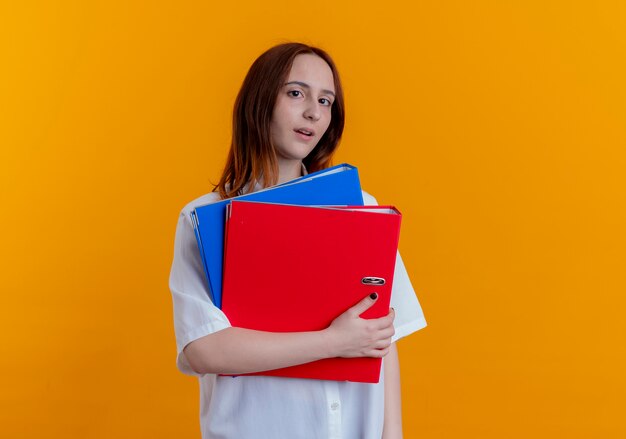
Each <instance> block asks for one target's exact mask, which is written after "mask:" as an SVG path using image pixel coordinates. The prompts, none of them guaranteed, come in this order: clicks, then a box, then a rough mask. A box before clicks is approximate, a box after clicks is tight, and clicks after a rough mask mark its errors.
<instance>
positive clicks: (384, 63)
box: [0, 1, 626, 438]
mask: <svg viewBox="0 0 626 439" xmlns="http://www.w3.org/2000/svg"><path fill="white" fill-rule="evenodd" d="M293 5H294V6H287V4H281V3H279V2H261V3H258V2H252V1H246V2H226V3H225V4H219V5H214V4H210V2H202V1H195V2H193V1H190V2H183V3H182V4H181V3H178V4H177V3H175V2H138V1H131V2H129V1H115V2H78V1H76V2H70V1H67V2H30V1H29V2H4V3H3V4H2V5H1V6H0V62H1V63H2V66H1V68H0V197H1V203H0V205H1V208H2V227H1V228H0V239H1V242H2V245H1V248H2V250H1V252H0V255H1V256H0V257H1V263H2V267H3V269H2V282H1V283H0V288H1V289H2V302H3V303H2V307H1V308H0V309H1V310H0V313H1V314H0V317H1V318H0V325H1V326H0V345H1V346H2V355H1V357H0V372H1V374H0V376H1V378H0V380H1V382H0V389H1V391H0V425H1V426H2V427H1V428H2V436H3V437H7V438H35V437H42V436H45V437H48V438H53V437H55V438H56V437H59V438H67V437H71V438H137V437H150V438H172V437H181V438H182V437H185V438H186V437H199V432H198V413H197V406H198V392H197V384H196V380H195V379H194V378H190V377H186V376H183V375H181V374H179V373H178V372H177V371H176V369H175V362H174V360H175V344H174V332H173V326H172V309H171V300H170V293H169V290H168V286H167V281H168V275H169V268H170V263H171V258H172V251H173V250H172V248H173V239H174V229H175V224H176V219H177V216H178V213H179V211H180V208H181V207H182V206H183V205H184V204H185V203H186V202H187V201H189V200H191V199H192V198H195V197H197V196H199V195H201V194H202V193H205V192H207V191H209V190H210V188H211V186H210V182H215V181H216V180H217V179H218V177H219V171H220V169H221V167H222V165H223V161H224V157H225V152H226V150H227V145H228V141H229V134H230V133H229V129H230V112H231V109H232V104H233V100H234V98H235V95H236V93H237V91H238V88H239V86H240V84H241V81H242V79H243V77H244V75H245V73H246V71H247V68H248V67H249V65H250V64H251V63H252V61H253V60H254V59H255V58H256V56H258V55H259V54H260V53H261V52H262V51H263V50H265V49H266V48H268V47H270V46H271V45H273V44H276V43H279V42H283V41H286V40H302V41H305V42H309V43H313V44H316V45H320V46H322V47H324V48H326V49H327V50H328V51H329V52H330V53H331V54H332V55H333V56H334V57H335V59H336V61H337V64H338V66H339V68H340V71H341V73H342V76H343V80H344V84H345V90H346V99H347V110H348V115H347V121H346V122H347V126H346V131H345V136H344V140H343V143H342V148H341V151H340V153H339V156H338V157H337V159H336V163H340V162H343V161H347V162H350V163H353V164H355V165H357V166H358V167H359V168H360V172H361V178H362V182H363V186H364V188H365V189H366V190H367V191H369V192H371V193H372V194H374V195H375V196H376V197H377V198H378V200H379V202H381V203H388V204H395V205H397V206H398V207H399V208H400V209H401V211H402V212H403V214H404V222H403V231H402V237H401V244H400V246H401V250H402V252H403V255H404V259H405V262H406V265H407V267H408V269H409V271H410V274H411V276H412V279H413V282H414V284H415V288H416V290H417V291H418V295H419V298H420V300H421V302H422V305H423V307H424V310H425V313H426V317H427V320H428V322H429V326H428V328H426V329H425V330H423V331H421V332H419V333H417V334H415V335H413V336H411V337H410V338H408V339H405V340H403V341H401V342H400V343H399V350H400V355H401V362H402V379H403V396H404V419H405V432H406V437H408V438H417V437H419V438H457V437H464V438H517V437H519V438H528V437H534V438H539V437H549V438H552V437H564V438H565V437H566V438H588V437H606V438H609V437H625V436H626V427H625V424H624V423H623V422H622V421H619V420H618V418H620V417H621V415H623V413H624V411H625V409H626V404H625V395H626V382H625V381H626V380H625V376H626V375H625V374H624V370H626V364H625V363H626V361H625V358H626V352H625V350H626V348H625V346H626V343H624V334H625V333H626V328H625V324H624V320H625V319H624V317H623V314H624V313H623V311H624V304H625V299H624V292H625V291H626V288H625V287H626V279H625V277H626V274H625V273H626V270H624V260H625V256H626V255H625V249H626V233H625V227H624V226H625V220H626V203H625V201H626V197H625V195H624V194H625V189H626V177H625V176H624V174H625V173H624V168H625V167H626V153H625V147H626V123H625V122H626V86H625V83H626V82H625V81H624V78H626V67H625V61H624V60H625V59H626V57H625V50H626V7H625V6H624V2H621V1H614V2H606V1H596V2H570V1H552V2H546V1H526V2H500V1H472V2H465V1H456V2H442V1H427V2H418V3H415V2H409V1H406V2H400V3H399V2H385V3H383V4H382V5H381V4H380V3H379V2H372V4H371V6H368V7H359V8H357V7H356V3H355V4H348V3H337V2H335V1H322V2H321V3H320V2H318V3H315V4H308V3H307V4H304V3H302V4H300V3H295V4H293Z"/></svg>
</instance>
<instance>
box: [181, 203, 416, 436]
mask: <svg viewBox="0 0 626 439" xmlns="http://www.w3.org/2000/svg"><path fill="white" fill-rule="evenodd" d="M363 199H364V202H365V204H366V205H376V204H377V203H376V200H375V199H374V197H372V196H371V195H369V194H367V193H366V192H363ZM218 200H219V195H218V194H217V193H209V194H206V195H203V196H202V197H200V198H197V199H195V200H193V201H191V202H190V203H188V204H187V205H186V206H185V207H184V208H183V210H182V211H181V213H180V216H179V219H178V225H177V227H176V238H175V244H174V260H173V262H172V268H171V272H170V280H169V286H170V290H171V292H172V299H173V305H174V328H175V331H176V345H177V349H178V356H177V366H178V368H179V369H180V371H181V372H183V373H185V374H188V375H194V376H197V377H198V380H199V381H200V428H201V431H202V438H203V439H218V438H219V439H265V438H267V439H339V438H341V439H380V438H381V435H382V431H383V414H384V392H383V389H384V387H383V386H384V379H383V378H384V370H383V369H384V362H383V367H382V368H381V376H380V381H379V382H378V383H377V384H366V383H352V382H348V381H324V380H307V379H298V378H282V377H268V376H238V377H229V376H216V375H214V374H204V375H200V374H197V373H195V372H194V371H193V369H192V368H191V367H190V365H189V363H188V362H187V359H186V357H185V354H184V353H183V348H184V347H185V346H186V345H187V344H189V343H190V342H192V341H194V340H196V339H198V338H200V337H203V336H205V335H208V334H211V333H213V332H216V331H219V330H221V329H224V328H227V327H229V326H230V323H229V321H228V318H227V317H226V315H225V314H224V313H223V312H222V311H221V310H220V309H218V308H217V307H215V306H214V305H213V303H212V302H211V300H210V298H209V294H208V290H207V289H208V287H207V282H206V279H205V274H204V271H203V267H202V262H201V259H200V253H199V250H198V247H197V243H196V237H195V234H194V230H193V225H192V223H191V220H190V213H191V211H192V210H193V209H194V208H195V207H196V206H200V205H204V204H208V203H212V202H215V201H218ZM391 306H392V307H393V308H394V310H395V313H396V317H395V320H394V327H395V335H394V336H393V338H392V341H396V340H398V339H400V338H402V337H404V336H406V335H409V334H411V333H412V332H415V331H417V330H419V329H422V328H423V327H425V326H426V320H425V319H424V315H423V313H422V309H421V307H420V304H419V302H418V299H417V297H416V296H415V292H414V290H413V287H412V285H411V281H410V280H409V277H408V275H407V272H406V270H405V268H404V264H403V262H402V258H401V257H400V254H399V253H398V256H397V259H396V268H395V273H394V280H393V287H392V293H391Z"/></svg>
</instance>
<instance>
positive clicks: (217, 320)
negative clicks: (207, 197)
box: [169, 209, 231, 376]
mask: <svg viewBox="0 0 626 439" xmlns="http://www.w3.org/2000/svg"><path fill="white" fill-rule="evenodd" d="M203 270H204V269H203V267H202V260H201V259H200V251H199V250H198V245H197V242H196V236H195V233H194V230H193V225H192V223H191V218H190V217H189V214H188V213H187V209H183V211H182V212H181V213H180V216H179V218H178V224H177V226H176V237H175V240H174V259H173V261H172V268H171V271H170V278H169V287H170V291H171V292H172V301H173V305H174V330H175V333H176V347H177V358H176V365H177V366H178V369H179V370H180V371H181V372H183V373H185V374H188V375H194V376H198V374H197V373H196V372H194V370H193V369H192V368H191V366H190V365H189V362H188V361H187V358H186V357H185V354H184V353H183V349H184V348H185V346H187V344H189V343H191V342H192V341H194V340H196V339H198V338H200V337H204V336H205V335H208V334H211V333H213V332H217V331H220V330H222V329H225V328H228V327H230V326H231V325H230V322H229V321H228V318H227V317H226V315H225V314H224V313H223V312H222V311H221V310H220V309H219V308H217V307H216V306H215V305H214V304H213V302H211V299H210V297H209V293H208V284H207V281H206V278H205V274H204V271H203Z"/></svg>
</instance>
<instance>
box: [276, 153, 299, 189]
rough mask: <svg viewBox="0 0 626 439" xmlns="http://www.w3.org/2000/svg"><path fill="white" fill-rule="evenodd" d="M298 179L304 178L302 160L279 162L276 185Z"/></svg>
mask: <svg viewBox="0 0 626 439" xmlns="http://www.w3.org/2000/svg"><path fill="white" fill-rule="evenodd" d="M298 177H302V161H301V160H280V159H279V160H278V183H276V184H282V183H285V182H287V181H290V180H293V179H294V178H298Z"/></svg>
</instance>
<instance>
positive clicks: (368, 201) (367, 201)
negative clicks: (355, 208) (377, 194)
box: [361, 190, 378, 206]
mask: <svg viewBox="0 0 626 439" xmlns="http://www.w3.org/2000/svg"><path fill="white" fill-rule="evenodd" d="M361 193H362V194H363V205H365V206H378V201H376V198H374V197H373V196H372V195H371V194H369V193H367V192H365V191H363V190H362V191H361Z"/></svg>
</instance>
